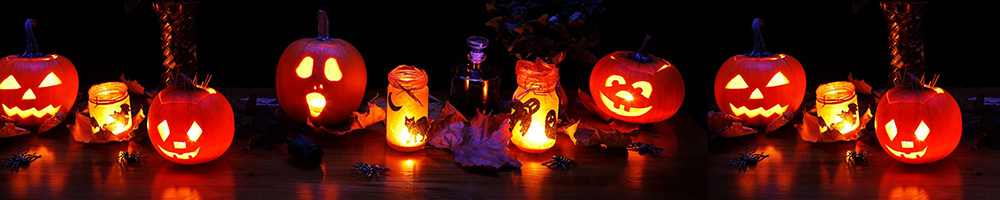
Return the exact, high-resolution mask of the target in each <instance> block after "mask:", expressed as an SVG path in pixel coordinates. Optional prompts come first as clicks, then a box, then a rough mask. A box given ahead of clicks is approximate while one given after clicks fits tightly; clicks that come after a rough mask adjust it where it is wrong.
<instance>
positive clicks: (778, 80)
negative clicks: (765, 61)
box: [767, 72, 788, 87]
mask: <svg viewBox="0 0 1000 200" xmlns="http://www.w3.org/2000/svg"><path fill="white" fill-rule="evenodd" d="M787 84H788V78H786V77H785V75H784V74H781V72H778V73H777V74H774V77H771V81H768V82H767V87H776V86H782V85H787Z"/></svg>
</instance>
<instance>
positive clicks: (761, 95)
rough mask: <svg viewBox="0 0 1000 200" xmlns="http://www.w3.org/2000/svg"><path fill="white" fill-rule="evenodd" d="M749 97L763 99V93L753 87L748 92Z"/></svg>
mask: <svg viewBox="0 0 1000 200" xmlns="http://www.w3.org/2000/svg"><path fill="white" fill-rule="evenodd" d="M750 99H764V94H763V93H760V88H754V89H753V93H751V94H750Z"/></svg>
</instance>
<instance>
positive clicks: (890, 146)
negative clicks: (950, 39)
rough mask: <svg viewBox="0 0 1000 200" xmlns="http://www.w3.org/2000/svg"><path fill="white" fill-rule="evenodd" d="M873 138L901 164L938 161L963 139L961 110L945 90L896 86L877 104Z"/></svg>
mask: <svg viewBox="0 0 1000 200" xmlns="http://www.w3.org/2000/svg"><path fill="white" fill-rule="evenodd" d="M875 135H876V136H877V137H878V142H879V143H880V144H882V147H883V148H885V152H886V153H888V154H889V155H890V157H892V158H893V159H896V160H898V161H900V162H904V163H909V164H923V163H930V162H934V161H938V160H941V159H943V158H945V157H947V156H948V154H951V152H952V151H954V150H955V147H957V146H958V142H959V141H960V140H961V139H962V110H961V109H960V108H959V107H958V103H957V102H955V98H954V97H952V96H951V94H949V93H948V92H947V91H945V90H944V89H941V88H938V87H929V86H924V87H921V88H919V89H911V88H910V87H909V86H904V85H900V86H896V87H893V88H892V89H890V90H889V91H888V92H886V93H885V95H883V96H882V98H881V100H879V103H878V107H877V109H876V111H875Z"/></svg>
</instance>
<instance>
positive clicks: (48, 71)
mask: <svg viewBox="0 0 1000 200" xmlns="http://www.w3.org/2000/svg"><path fill="white" fill-rule="evenodd" d="M34 25H35V20H33V19H28V20H27V21H26V22H25V23H24V33H25V36H26V37H27V49H26V50H25V51H24V53H22V54H20V55H10V56H7V57H4V58H3V59H0V79H2V80H0V106H2V107H3V114H4V116H7V117H10V118H12V119H14V120H15V121H17V125H20V126H38V125H41V124H42V122H44V121H45V120H46V119H48V118H50V117H52V116H55V114H56V113H59V112H67V111H69V109H70V108H72V107H73V102H74V101H76V95H77V92H78V91H77V90H78V89H79V88H80V78H79V77H78V76H77V74H76V67H75V66H73V63H70V62H69V59H66V57H63V56H60V55H58V54H45V53H41V52H39V51H38V44H37V43H36V41H35V35H34V31H33V30H32V27H33V26H34Z"/></svg>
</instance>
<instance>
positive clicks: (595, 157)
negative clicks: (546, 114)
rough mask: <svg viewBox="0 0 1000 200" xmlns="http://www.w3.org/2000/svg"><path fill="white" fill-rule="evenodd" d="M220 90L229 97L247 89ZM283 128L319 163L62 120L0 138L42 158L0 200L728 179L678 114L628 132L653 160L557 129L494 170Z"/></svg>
mask: <svg viewBox="0 0 1000 200" xmlns="http://www.w3.org/2000/svg"><path fill="white" fill-rule="evenodd" d="M220 91H221V92H222V93H223V94H225V95H226V96H227V97H228V98H230V100H231V101H232V100H234V99H236V97H245V95H247V94H248V93H250V91H247V90H240V89H220ZM251 91H253V90H251ZM266 96H267V95H262V97H266ZM369 96H371V95H369ZM569 110H570V111H569V112H570V114H568V115H570V116H573V115H579V114H577V113H576V112H578V111H579V110H580V109H569ZM581 116H582V118H587V119H585V120H593V119H591V118H589V116H587V115H581ZM282 123H286V124H283V125H284V126H287V127H291V128H288V129H287V131H289V132H299V133H303V134H305V135H306V136H307V137H309V138H310V139H312V140H313V142H316V143H317V144H318V145H320V146H321V147H322V148H323V149H324V151H325V156H324V157H323V163H322V164H321V165H319V166H306V165H302V164H299V163H297V162H295V161H293V160H292V159H291V158H290V157H289V156H288V154H287V152H286V150H285V145H279V146H277V147H276V148H275V150H270V151H268V150H262V149H257V148H255V149H253V150H250V151H243V150H239V149H238V148H239V147H241V146H243V145H245V143H244V142H243V141H235V142H234V144H233V146H232V147H230V149H229V151H228V152H226V154H224V155H222V157H220V158H219V159H217V160H215V161H212V162H209V163H206V164H201V165H194V166H184V165H178V164H174V163H171V162H169V161H166V160H165V159H163V158H162V157H160V156H159V155H157V153H155V150H154V149H153V147H152V146H151V143H150V142H149V139H141V140H133V141H131V142H125V143H111V144H82V143H78V142H76V141H74V140H73V138H72V136H70V134H69V132H68V130H67V129H66V128H63V127H60V128H56V129H55V130H53V131H50V132H47V133H43V134H34V133H33V134H29V135H23V136H17V137H13V138H6V139H0V155H3V156H2V157H0V158H7V157H8V155H10V154H12V153H15V152H17V150H18V148H22V149H24V150H29V151H31V152H37V153H38V154H40V155H42V157H41V158H40V159H38V160H37V161H35V162H34V163H32V164H31V165H30V166H29V167H28V168H25V169H22V170H21V171H20V172H18V173H13V172H8V171H6V170H5V169H0V199H36V198H39V199H98V198H112V199H177V198H181V199H185V198H193V199H369V198H374V199H432V198H446V199H469V198H477V199H496V198H502V199H525V198H526V199H703V198H705V197H706V194H707V191H709V189H708V188H706V185H708V184H707V183H706V181H708V180H707V179H705V177H706V169H713V170H712V171H713V172H716V173H720V174H729V173H728V172H724V171H723V172H720V171H722V170H718V171H717V170H714V169H715V168H714V167H715V166H712V167H711V168H709V166H706V163H708V162H706V158H707V157H708V154H707V153H708V152H709V151H708V149H707V147H708V145H707V138H706V135H707V133H706V132H705V131H704V129H702V128H700V127H699V126H698V125H697V124H696V123H695V122H694V121H693V120H692V118H691V117H689V116H688V115H687V114H684V113H679V114H678V115H676V116H675V117H673V118H671V119H670V120H667V121H664V122H660V123H656V124H651V125H644V126H642V127H641V129H642V130H643V131H647V132H651V133H656V135H657V136H658V138H656V137H653V136H650V135H645V134H643V135H640V136H639V137H638V138H634V139H638V140H642V141H646V142H652V143H654V144H655V145H656V146H658V147H662V148H664V151H663V153H662V154H661V157H653V156H650V155H639V154H637V153H636V152H631V151H626V150H625V149H623V148H612V149H604V148H601V147H590V148H585V147H577V146H574V145H573V144H572V143H571V141H570V139H569V138H568V137H566V136H565V135H559V136H558V138H557V142H556V146H555V147H553V148H552V149H551V150H549V151H548V152H545V153H541V154H522V153H520V152H519V150H517V148H514V147H513V146H511V147H510V148H511V149H512V150H513V151H515V152H518V154H519V155H518V158H519V159H520V161H521V162H522V163H523V165H524V166H523V167H521V168H520V169H503V170H500V171H497V172H493V171H489V170H482V169H475V168H472V169H470V168H462V167H460V166H459V165H458V164H456V163H455V162H454V158H453V157H452V155H451V152H448V151H445V150H439V149H424V150H420V151H417V152H412V153H403V152H398V151H395V150H392V149H391V148H389V147H388V146H387V145H386V142H385V133H384V130H383V127H382V126H381V123H380V124H376V125H374V127H370V128H369V129H367V130H362V131H356V132H353V133H349V134H347V135H344V136H324V135H320V134H316V133H309V132H308V131H306V128H305V127H304V125H300V124H295V123H294V122H289V121H283V122H282ZM125 150H132V151H136V150H138V151H143V152H146V154H144V155H143V156H142V165H141V166H139V167H124V166H122V165H120V164H119V162H118V154H119V153H120V152H121V151H125ZM553 155H559V156H568V157H570V158H572V159H574V160H575V161H576V162H577V163H579V166H578V167H577V168H575V169H572V170H569V171H559V170H551V169H548V168H546V167H545V166H542V165H541V163H542V162H545V161H548V160H549V159H550V157H551V156H553ZM713 159H714V158H713ZM775 160H777V159H775ZM359 161H362V162H367V163H369V164H378V165H381V166H385V167H388V168H391V169H392V171H390V172H388V173H387V174H385V175H383V176H381V177H378V178H366V177H364V176H360V175H358V174H357V172H355V171H352V169H353V165H354V163H355V162H359ZM713 165H719V163H713ZM755 171H763V170H755ZM745 175H749V173H748V174H745ZM709 177H717V176H709ZM711 191H717V190H715V189H712V190H711Z"/></svg>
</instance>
